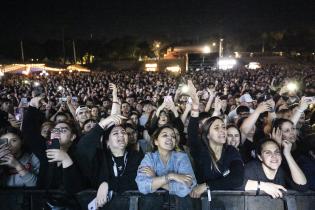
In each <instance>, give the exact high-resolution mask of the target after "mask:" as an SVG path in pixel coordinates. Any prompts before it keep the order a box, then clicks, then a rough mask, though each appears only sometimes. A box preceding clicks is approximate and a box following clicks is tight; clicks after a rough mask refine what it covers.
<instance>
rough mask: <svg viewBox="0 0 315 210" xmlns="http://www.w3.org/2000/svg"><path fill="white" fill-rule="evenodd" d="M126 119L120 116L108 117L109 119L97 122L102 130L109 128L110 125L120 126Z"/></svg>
mask: <svg viewBox="0 0 315 210" xmlns="http://www.w3.org/2000/svg"><path fill="white" fill-rule="evenodd" d="M126 119H127V118H126V117H124V116H121V115H110V116H109V117H107V118H105V119H102V120H101V121H100V122H99V125H100V126H101V127H102V128H104V129H105V128H107V127H110V126H112V125H121V124H122V122H123V120H126Z"/></svg>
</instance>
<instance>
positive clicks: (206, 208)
mask: <svg viewBox="0 0 315 210" xmlns="http://www.w3.org/2000/svg"><path fill="white" fill-rule="evenodd" d="M201 209H202V210H210V202H209V201H208V197H201Z"/></svg>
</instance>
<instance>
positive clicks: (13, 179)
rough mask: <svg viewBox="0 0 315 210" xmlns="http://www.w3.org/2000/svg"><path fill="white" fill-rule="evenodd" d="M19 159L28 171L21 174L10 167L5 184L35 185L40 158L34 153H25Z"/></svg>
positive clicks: (14, 185) (9, 185) (18, 185)
mask: <svg viewBox="0 0 315 210" xmlns="http://www.w3.org/2000/svg"><path fill="white" fill-rule="evenodd" d="M18 161H19V162H20V163H21V164H22V165H23V166H24V168H25V169H26V171H27V173H26V174H25V175H24V176H21V175H19V173H18V172H17V171H16V170H15V169H13V168H9V170H8V173H6V176H5V177H4V180H3V181H4V185H5V186H7V187H35V186H36V182H37V175H38V173H39V166H40V163H39V160H38V158H37V157H36V156H35V155H34V154H28V153H24V154H23V156H22V157H21V158H19V159H18Z"/></svg>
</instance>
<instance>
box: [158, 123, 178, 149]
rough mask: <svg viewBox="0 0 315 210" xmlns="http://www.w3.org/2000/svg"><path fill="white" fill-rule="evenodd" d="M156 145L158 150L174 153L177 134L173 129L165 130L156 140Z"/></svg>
mask: <svg viewBox="0 0 315 210" xmlns="http://www.w3.org/2000/svg"><path fill="white" fill-rule="evenodd" d="M154 144H155V145H156V146H157V148H158V150H166V151H172V150H173V149H174V148H175V146H176V136H175V132H174V130H173V129H171V128H164V129H162V131H161V132H160V134H159V136H158V137H157V139H155V140H154Z"/></svg>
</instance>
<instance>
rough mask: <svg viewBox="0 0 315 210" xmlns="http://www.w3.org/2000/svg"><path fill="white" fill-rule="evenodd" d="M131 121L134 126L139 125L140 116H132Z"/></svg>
mask: <svg viewBox="0 0 315 210" xmlns="http://www.w3.org/2000/svg"><path fill="white" fill-rule="evenodd" d="M130 119H131V121H132V123H133V124H135V125H138V116H137V115H135V114H133V115H131V116H130Z"/></svg>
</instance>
